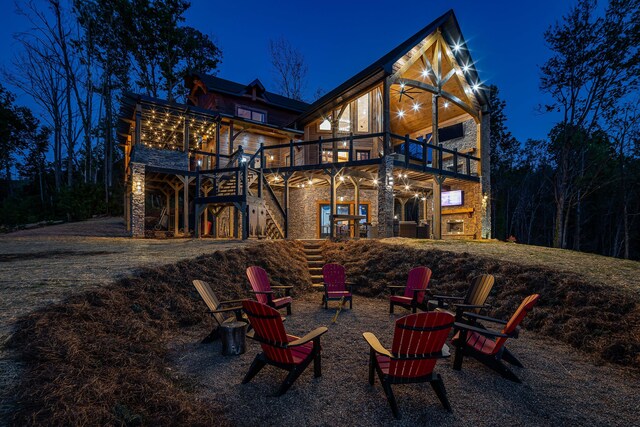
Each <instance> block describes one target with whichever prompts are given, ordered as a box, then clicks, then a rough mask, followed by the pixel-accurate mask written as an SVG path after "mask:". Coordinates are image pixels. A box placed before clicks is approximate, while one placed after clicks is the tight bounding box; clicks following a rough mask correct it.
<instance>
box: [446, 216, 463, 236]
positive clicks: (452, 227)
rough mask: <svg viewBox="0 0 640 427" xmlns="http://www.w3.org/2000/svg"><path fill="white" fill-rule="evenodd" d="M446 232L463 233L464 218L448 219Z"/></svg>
mask: <svg viewBox="0 0 640 427" xmlns="http://www.w3.org/2000/svg"><path fill="white" fill-rule="evenodd" d="M446 230H447V231H446V232H447V234H463V233H464V220H462V219H450V220H448V221H447V229H446Z"/></svg>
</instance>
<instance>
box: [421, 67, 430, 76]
mask: <svg viewBox="0 0 640 427" xmlns="http://www.w3.org/2000/svg"><path fill="white" fill-rule="evenodd" d="M428 76H429V70H427V69H426V68H425V69H424V70H422V77H428Z"/></svg>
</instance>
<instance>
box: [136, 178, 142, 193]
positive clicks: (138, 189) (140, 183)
mask: <svg viewBox="0 0 640 427" xmlns="http://www.w3.org/2000/svg"><path fill="white" fill-rule="evenodd" d="M136 192H137V193H138V194H141V193H142V181H138V183H137V184H136Z"/></svg>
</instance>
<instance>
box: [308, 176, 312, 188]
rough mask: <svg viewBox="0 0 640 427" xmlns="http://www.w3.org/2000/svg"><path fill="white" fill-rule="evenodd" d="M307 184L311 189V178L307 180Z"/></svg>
mask: <svg viewBox="0 0 640 427" xmlns="http://www.w3.org/2000/svg"><path fill="white" fill-rule="evenodd" d="M307 184H309V187H311V186H312V185H313V180H311V178H309V181H308V182H307Z"/></svg>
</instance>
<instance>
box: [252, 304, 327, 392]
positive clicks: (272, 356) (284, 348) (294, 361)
mask: <svg viewBox="0 0 640 427" xmlns="http://www.w3.org/2000/svg"><path fill="white" fill-rule="evenodd" d="M242 308H243V309H244V312H245V313H246V314H247V317H248V318H249V322H250V323H251V325H252V326H253V331H251V332H249V333H248V334H247V336H248V337H249V338H252V339H254V340H256V341H258V342H259V343H260V346H261V347H262V353H260V354H258V355H257V356H256V357H255V359H253V363H252V364H251V367H250V368H249V372H247V375H245V377H244V379H243V380H242V384H246V383H248V382H249V381H251V379H252V378H253V377H254V376H256V374H257V373H258V372H259V371H260V369H262V368H263V367H264V366H265V365H267V364H269V365H273V366H276V367H278V368H281V369H284V370H286V371H289V374H288V375H287V377H286V378H285V380H284V382H283V383H282V384H281V385H280V388H279V389H278V392H277V393H276V396H281V395H283V394H284V393H286V392H287V390H289V387H291V385H292V384H293V383H294V382H295V380H296V379H297V378H298V377H299V376H300V374H301V373H302V372H303V371H304V370H305V369H306V368H307V366H309V364H310V363H311V361H313V372H314V376H315V377H316V378H317V377H320V376H321V375H322V369H321V364H320V337H321V336H322V335H323V334H324V333H325V332H327V328H326V327H324V326H323V327H320V328H316V329H315V330H313V331H311V332H309V333H308V334H307V335H305V336H304V337H302V338H298V337H296V336H293V335H289V334H287V332H286V331H285V329H284V324H283V323H282V318H281V317H280V313H278V311H277V310H275V309H274V308H272V307H269V306H268V305H266V304H261V303H259V302H257V301H251V300H244V301H243V302H242Z"/></svg>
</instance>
